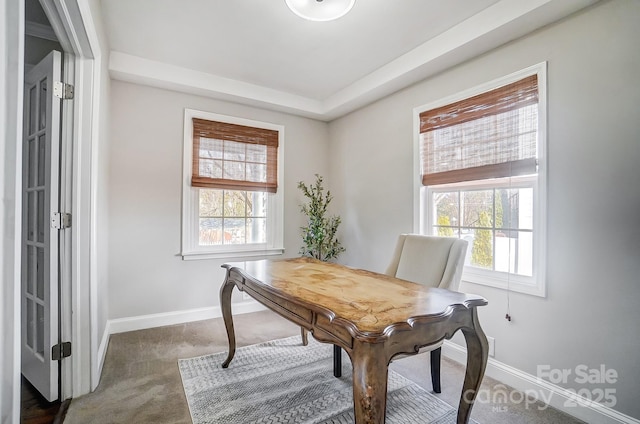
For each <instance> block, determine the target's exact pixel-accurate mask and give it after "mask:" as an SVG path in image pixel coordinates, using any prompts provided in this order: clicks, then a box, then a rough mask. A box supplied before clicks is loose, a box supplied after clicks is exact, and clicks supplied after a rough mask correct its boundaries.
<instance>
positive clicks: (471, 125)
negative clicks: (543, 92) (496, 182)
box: [420, 75, 538, 185]
mask: <svg viewBox="0 0 640 424" xmlns="http://www.w3.org/2000/svg"><path fill="white" fill-rule="evenodd" d="M537 130H538V77H537V75H531V76H528V77H525V78H523V79H521V80H519V81H515V82H512V83H510V84H507V85H504V86H502V87H499V88H496V89H494V90H491V91H487V92H485V93H481V94H478V95H475V96H473V97H470V98H467V99H463V100H460V101H457V102H454V103H451V104H447V105H444V106H440V107H437V108H434V109H431V110H427V111H424V112H422V113H420V140H421V143H420V149H421V157H422V184H423V185H433V184H445V183H454V182H461V181H474V180H480V179H486V178H500V177H509V176H516V175H526V174H534V173H535V172H536V166H537V135H538V134H537V133H538V131H537Z"/></svg>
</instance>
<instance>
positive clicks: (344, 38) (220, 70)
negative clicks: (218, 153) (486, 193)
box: [102, 0, 596, 121]
mask: <svg viewBox="0 0 640 424" xmlns="http://www.w3.org/2000/svg"><path fill="white" fill-rule="evenodd" d="M325 1H330V0H325ZM595 1H596V0H446V1H443V0H402V1H397V0H357V1H356V4H355V6H354V8H353V9H352V10H351V12H350V13H349V14H347V15H346V16H344V17H342V18H340V19H338V20H336V21H331V22H312V21H306V20H304V19H301V18H299V17H298V16H296V15H295V14H294V13H292V12H291V11H290V10H289V9H288V8H287V6H286V4H285V1H284V0H233V1H231V0H135V1H131V0H102V16H103V19H104V25H105V28H106V33H107V36H108V41H109V46H110V49H111V53H110V60H109V69H110V73H111V76H112V77H113V78H116V79H120V80H124V81H130V82H136V83H141V84H147V85H151V86H156V87H161V88H167V89H172V90H179V91H184V92H189V93H194V94H199V95H204V96H208V97H213V98H218V99H223V100H230V101H235V102H239V103H244V104H249V105H255V106H260V107H266V108H270V109H275V110H282V111H286V112H290V113H295V114H299V115H303V116H308V117H312V118H316V119H321V120H327V121H328V120H331V119H334V118H336V117H339V116H341V115H344V114H345V113H348V112H350V111H352V110H355V109H357V108H359V107H362V106H364V105H366V104H368V103H370V102H372V101H375V100H376V99H379V98H381V97H383V96H385V95H388V94H390V93H392V92H394V91H396V90H398V89H400V88H403V87H406V86H408V85H410V84H412V83H415V82H417V81H419V80H421V79H424V78H426V77H428V76H430V75H433V74H434V73H436V72H440V71H442V70H444V69H446V68H448V67H450V66H453V65H455V64H457V63H460V62H462V61H465V60H468V59H470V58H471V57H474V56H477V55H479V54H481V53H483V52H486V51H488V50H490V49H492V48H495V47H497V46H499V45H501V44H504V43H505V42H508V41H510V40H513V39H515V38H518V37H520V36H522V35H524V34H526V33H528V32H530V31H533V30H535V29H537V28H540V27H542V26H544V25H547V24H549V23H551V22H554V21H556V20H558V19H561V18H563V17H565V16H567V15H569V14H571V13H573V12H575V11H577V10H579V9H581V8H583V7H586V6H588V5H590V4H592V3H595Z"/></svg>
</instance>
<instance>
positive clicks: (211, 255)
mask: <svg viewBox="0 0 640 424" xmlns="http://www.w3.org/2000/svg"><path fill="white" fill-rule="evenodd" d="M282 254H284V248H278V249H242V250H227V251H224V252H188V253H182V259H183V260H185V261H197V260H201V259H246V258H251V259H257V258H261V257H266V256H277V255H282Z"/></svg>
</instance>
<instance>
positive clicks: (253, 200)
mask: <svg viewBox="0 0 640 424" xmlns="http://www.w3.org/2000/svg"><path fill="white" fill-rule="evenodd" d="M247 216H253V217H266V216H267V193H264V192H261V191H250V192H247Z"/></svg>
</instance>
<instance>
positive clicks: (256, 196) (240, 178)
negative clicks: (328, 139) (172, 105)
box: [182, 109, 284, 259]
mask: <svg viewBox="0 0 640 424" xmlns="http://www.w3.org/2000/svg"><path fill="white" fill-rule="evenodd" d="M283 136H284V128H283V127H282V126H280V125H274V124H270V123H265V122H257V121H251V120H247V119H240V118H234V117H229V116H224V115H218V114H213V113H207V112H200V111H196V110H191V109H185V118H184V164H183V180H184V181H183V205H182V207H183V214H182V216H183V219H182V256H183V258H184V259H198V258H228V257H247V256H264V255H274V254H281V253H283V251H284V249H283V245H282V240H283V222H282V208H283V193H282V187H279V186H278V181H279V180H281V179H282V165H281V163H282V160H281V158H282V143H283Z"/></svg>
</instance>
